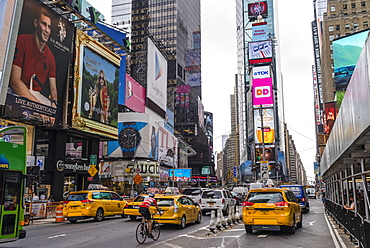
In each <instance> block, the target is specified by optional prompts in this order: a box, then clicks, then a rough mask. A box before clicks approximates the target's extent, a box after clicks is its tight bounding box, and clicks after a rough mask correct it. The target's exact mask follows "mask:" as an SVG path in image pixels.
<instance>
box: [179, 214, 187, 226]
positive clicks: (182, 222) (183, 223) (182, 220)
mask: <svg viewBox="0 0 370 248" xmlns="http://www.w3.org/2000/svg"><path fill="white" fill-rule="evenodd" d="M185 227H186V217H185V215H184V216H182V218H181V223H180V225H179V228H180V229H184V228H185Z"/></svg>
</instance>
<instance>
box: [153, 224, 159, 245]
mask: <svg viewBox="0 0 370 248" xmlns="http://www.w3.org/2000/svg"><path fill="white" fill-rule="evenodd" d="M152 235H153V240H154V241H155V240H158V239H159V235H161V226H160V225H159V223H158V222H156V221H153V225H152Z"/></svg>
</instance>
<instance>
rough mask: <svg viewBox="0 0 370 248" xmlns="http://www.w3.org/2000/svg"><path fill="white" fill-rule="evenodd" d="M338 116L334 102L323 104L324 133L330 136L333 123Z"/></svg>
mask: <svg viewBox="0 0 370 248" xmlns="http://www.w3.org/2000/svg"><path fill="white" fill-rule="evenodd" d="M337 115H338V108H337V103H336V102H327V103H325V111H324V133H325V134H330V132H331V130H332V128H333V126H334V122H335V120H336V119H337Z"/></svg>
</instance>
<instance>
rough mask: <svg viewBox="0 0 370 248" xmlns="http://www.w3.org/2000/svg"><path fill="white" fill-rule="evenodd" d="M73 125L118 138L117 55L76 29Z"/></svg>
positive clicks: (118, 60)
mask: <svg viewBox="0 0 370 248" xmlns="http://www.w3.org/2000/svg"><path fill="white" fill-rule="evenodd" d="M76 33H77V38H76V56H75V65H76V66H75V72H74V75H75V77H74V80H75V82H74V85H75V87H74V90H75V92H74V101H73V110H74V111H72V120H71V121H72V127H73V128H76V129H79V130H82V131H88V132H90V133H95V134H99V135H102V136H106V137H109V138H117V114H118V82H119V66H120V57H119V56H118V55H116V54H115V53H113V52H111V51H110V50H108V49H107V48H106V47H104V46H103V45H101V44H100V43H98V42H97V41H95V40H94V39H93V38H91V37H90V36H88V35H86V34H85V33H84V32H83V31H81V30H79V29H78V30H77V32H76Z"/></svg>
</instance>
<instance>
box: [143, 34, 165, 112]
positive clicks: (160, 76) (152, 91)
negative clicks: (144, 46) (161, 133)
mask: <svg viewBox="0 0 370 248" xmlns="http://www.w3.org/2000/svg"><path fill="white" fill-rule="evenodd" d="M147 97H148V98H149V99H150V100H152V101H153V102H154V103H155V104H157V105H158V106H159V107H160V108H161V109H162V110H164V111H166V107H167V60H166V59H165V57H164V56H163V55H162V53H161V52H160V51H159V50H158V48H157V47H156V46H155V45H154V43H153V41H152V40H151V39H149V38H148V75H147Z"/></svg>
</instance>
